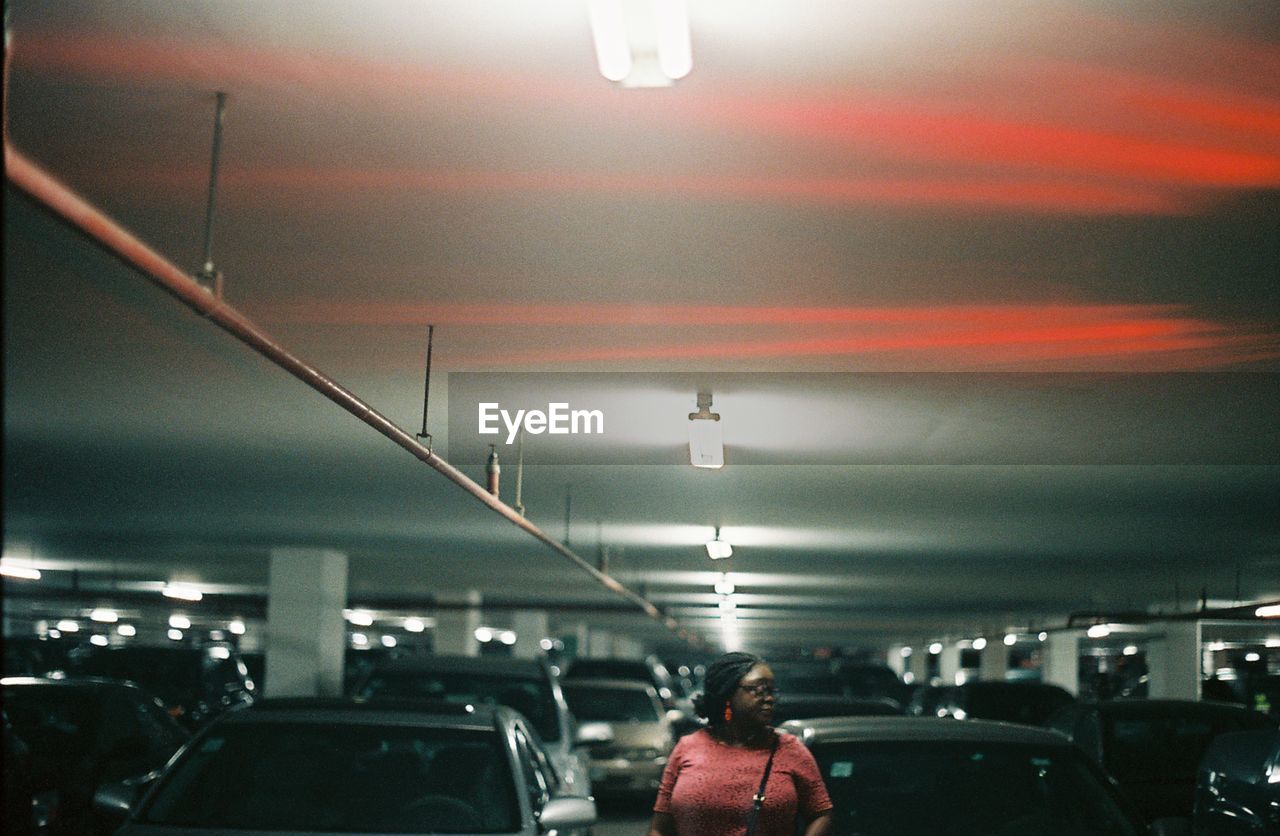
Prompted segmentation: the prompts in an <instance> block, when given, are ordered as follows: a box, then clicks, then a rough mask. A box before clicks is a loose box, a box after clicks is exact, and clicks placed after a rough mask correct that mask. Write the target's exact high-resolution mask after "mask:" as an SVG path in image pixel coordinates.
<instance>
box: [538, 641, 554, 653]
mask: <svg viewBox="0 0 1280 836" xmlns="http://www.w3.org/2000/svg"><path fill="white" fill-rule="evenodd" d="M555 646H556V643H555V642H553V641H551V639H542V640H541V641H539V642H538V647H540V648H542V649H543V650H550V649H551V648H553V647H555Z"/></svg>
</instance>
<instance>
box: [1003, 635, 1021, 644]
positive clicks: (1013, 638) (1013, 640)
mask: <svg viewBox="0 0 1280 836" xmlns="http://www.w3.org/2000/svg"><path fill="white" fill-rule="evenodd" d="M1017 643H1018V637H1017V635H1015V634H1013V633H1005V634H1004V644H1005V647H1013V646H1014V645H1015V644H1017Z"/></svg>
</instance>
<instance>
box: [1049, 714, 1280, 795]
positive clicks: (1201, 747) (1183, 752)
mask: <svg viewBox="0 0 1280 836" xmlns="http://www.w3.org/2000/svg"><path fill="white" fill-rule="evenodd" d="M1046 726H1047V727H1048V728H1051V729H1054V730H1055V731H1059V732H1061V733H1063V734H1065V735H1067V736H1068V737H1069V738H1071V739H1072V740H1073V741H1075V743H1076V744H1077V745H1079V746H1080V747H1081V748H1082V749H1083V750H1084V751H1085V752H1086V753H1087V754H1088V755H1089V756H1090V757H1092V758H1093V759H1094V761H1095V762H1097V763H1098V764H1100V765H1101V766H1102V767H1103V768H1104V769H1106V770H1107V772H1109V773H1111V775H1112V776H1113V777H1115V779H1116V780H1117V781H1119V782H1120V786H1122V787H1123V788H1124V790H1125V792H1126V793H1127V794H1128V795H1129V796H1130V797H1131V798H1132V799H1133V800H1134V802H1135V803H1136V804H1137V805H1138V808H1139V810H1140V811H1141V812H1142V814H1143V815H1145V816H1146V817H1147V818H1148V819H1156V818H1162V817H1168V816H1181V817H1186V818H1190V816H1191V812H1192V801H1193V798H1194V795H1195V791H1194V790H1195V781H1196V769H1197V767H1198V766H1199V764H1200V759H1201V758H1202V757H1203V756H1204V753H1205V750H1206V749H1208V748H1209V743H1210V742H1211V741H1212V740H1213V739H1214V738H1215V737H1217V736H1218V735H1220V734H1225V733H1227V732H1235V731H1248V730H1251V729H1274V728H1275V727H1276V723H1275V721H1274V720H1272V719H1270V718H1268V717H1267V716H1265V715H1263V714H1259V713H1258V712H1256V711H1249V710H1248V709H1246V708H1243V707H1241V706H1238V705H1231V704H1228V703H1214V702H1194V701H1192V700H1114V701H1111V702H1096V703H1095V702H1082V703H1076V704H1075V705H1072V706H1068V707H1067V708H1065V709H1063V710H1061V711H1060V712H1058V713H1057V714H1055V715H1054V716H1053V717H1052V718H1050V720H1049V722H1048V723H1046Z"/></svg>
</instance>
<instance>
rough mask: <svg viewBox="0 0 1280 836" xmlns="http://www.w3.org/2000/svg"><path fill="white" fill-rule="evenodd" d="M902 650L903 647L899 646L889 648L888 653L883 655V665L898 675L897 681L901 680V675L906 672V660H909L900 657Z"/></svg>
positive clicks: (905, 657)
mask: <svg viewBox="0 0 1280 836" xmlns="http://www.w3.org/2000/svg"><path fill="white" fill-rule="evenodd" d="M903 649H904V648H903V646H902V645H900V644H895V645H893V646H892V647H890V648H889V652H888V653H887V654H885V660H884V661H885V664H886V665H888V666H889V669H890V670H892V671H893V672H894V673H896V674H897V675H898V678H899V679H901V678H902V675H903V674H904V673H906V672H907V660H908V658H910V657H907V656H903V655H902V651H903Z"/></svg>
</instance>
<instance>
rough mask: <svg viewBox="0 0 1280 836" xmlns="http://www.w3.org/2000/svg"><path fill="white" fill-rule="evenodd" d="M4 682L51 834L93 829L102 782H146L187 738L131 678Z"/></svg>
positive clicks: (32, 788)
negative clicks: (94, 797)
mask: <svg viewBox="0 0 1280 836" xmlns="http://www.w3.org/2000/svg"><path fill="white" fill-rule="evenodd" d="M0 687H3V690H4V711H5V715H6V716H7V717H8V718H9V722H10V723H11V724H12V726H13V733H14V734H15V735H16V737H17V738H18V740H20V741H21V742H22V744H24V745H25V748H26V757H25V761H26V764H25V769H26V772H27V775H26V783H27V787H28V790H29V792H30V794H31V799H32V800H33V801H35V802H37V803H38V806H39V807H40V808H41V809H40V810H39V811H38V815H39V817H40V818H41V819H42V820H44V821H43V822H42V823H43V824H44V825H45V831H46V832H49V833H68V834H70V833H76V834H81V833H89V832H91V831H93V830H94V823H93V820H92V818H93V804H92V801H93V794H94V791H95V790H96V789H97V788H98V787H99V786H100V785H102V784H105V783H110V782H124V781H129V782H133V783H135V784H142V783H145V782H146V781H148V780H150V778H151V777H154V775H153V773H155V772H156V771H157V770H159V769H160V768H161V767H163V766H164V765H165V763H166V762H167V761H168V760H169V758H170V757H172V756H173V754H174V752H176V751H177V750H178V748H179V747H180V746H182V744H183V743H185V742H186V741H187V738H188V736H189V735H188V733H187V731H186V730H185V729H184V728H182V727H181V726H180V725H178V723H176V722H175V721H174V720H173V718H172V717H170V716H169V714H168V712H166V711H165V709H164V707H163V706H161V705H160V703H159V702H158V701H157V700H156V699H155V698H154V697H153V696H151V695H150V694H148V693H147V692H145V691H143V690H142V689H141V688H139V687H138V686H136V685H133V684H130V683H127V682H118V681H115V680H107V679H96V678H78V677H77V678H65V679H40V678H36V677H6V678H5V679H2V680H0ZM6 766H8V765H7V764H6Z"/></svg>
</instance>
